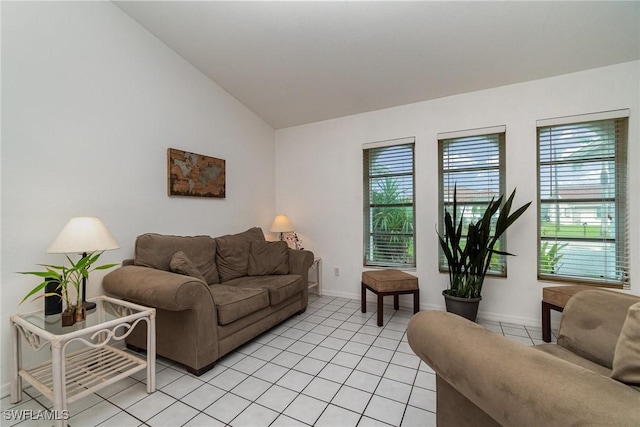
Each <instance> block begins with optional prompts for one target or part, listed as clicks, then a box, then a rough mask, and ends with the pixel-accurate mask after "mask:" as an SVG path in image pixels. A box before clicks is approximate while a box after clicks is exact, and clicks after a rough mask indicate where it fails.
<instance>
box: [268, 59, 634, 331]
mask: <svg viewBox="0 0 640 427" xmlns="http://www.w3.org/2000/svg"><path fill="white" fill-rule="evenodd" d="M639 81H640V62H637V61H636V62H631V63H625V64H620V65H616V66H611V67H606V68H600V69H594V70H590V71H585V72H581V73H575V74H570V75H564V76H560V77H555V78H549V79H544V80H538V81H532V82H527V83H523V84H517V85H510V86H505V87H499V88H495V89H490V90H484V91H479V92H474V93H467V94H462V95H457V96H451V97H447V98H441V99H437V100H433V101H427V102H420V103H416V104H411V105H406V106H402V107H396V108H390V109H386V110H381V111H375V112H371V113H366V114H359V115H354V116H349V117H343V118H339V119H335V120H329V121H324V122H319V123H313V124H309V125H304V126H299V127H293V128H288V129H282V130H278V131H276V164H277V167H276V183H277V184H276V200H277V210H278V212H284V213H287V214H288V215H289V218H290V219H291V221H292V222H293V224H294V226H295V227H296V229H297V230H299V231H300V232H301V234H302V237H303V240H304V244H305V247H307V248H308V249H311V250H313V251H314V252H315V253H316V255H317V256H321V257H322V259H323V288H324V290H325V291H326V293H327V294H330V295H337V296H346V297H350V298H359V289H360V287H359V286H360V274H361V272H362V270H363V268H362V144H363V143H366V142H373V141H381V140H387V139H393V138H402V137H406V136H415V137H416V227H417V234H416V255H417V271H416V272H415V273H416V274H417V275H418V277H419V279H420V289H421V295H420V296H421V306H422V308H443V307H444V302H443V298H442V295H441V292H442V290H443V289H445V288H446V284H447V281H448V276H447V275H446V274H441V273H439V272H438V268H437V249H438V243H437V238H436V233H435V229H436V224H437V223H438V220H439V218H438V212H437V209H438V207H437V205H438V203H437V200H438V186H437V182H438V172H437V171H438V151H437V138H436V134H437V133H438V132H448V131H457V130H465V129H473V128H481V127H487V126H494V125H506V126H507V142H506V158H507V183H506V184H507V185H506V188H507V190H508V191H509V192H510V191H511V190H512V189H513V188H514V187H517V190H518V192H517V196H516V200H515V206H520V205H522V204H524V203H525V202H527V201H530V200H536V120H537V119H544V118H553V117H561V116H568V115H575V114H584V113H593V112H599V111H608V110H614V109H620V108H630V109H631V118H630V120H629V127H630V129H629V164H630V165H636V164H640V144H638V137H640V131H639V128H640V120H638V119H639V114H640V109H639V107H640V82H639ZM629 172H630V176H629V179H630V188H631V190H630V192H629V194H630V209H631V212H630V224H631V241H630V248H631V281H632V292H634V293H636V294H640V279H639V277H638V276H639V275H640V269H639V268H638V266H640V245H639V243H640V226H638V224H639V223H640V191H639V190H640V168H637V167H631V168H630V170H629ZM507 233H508V244H509V252H512V253H515V254H517V255H518V256H516V257H509V259H508V273H509V275H508V278H507V279H497V278H487V280H486V281H485V287H484V290H483V301H482V303H481V305H480V313H479V316H480V317H483V318H486V319H493V320H500V321H514V322H518V323H521V324H530V325H539V324H540V320H539V319H540V298H541V295H542V291H541V288H542V287H544V286H554V284H553V282H540V281H538V280H537V275H536V208H535V206H533V205H532V207H531V208H529V210H528V211H527V212H526V213H525V214H524V216H523V217H522V218H521V219H519V220H518V222H516V223H515V224H514V225H513V226H512V227H511V228H510V229H509V231H508V232H507ZM334 267H339V268H340V275H339V276H335V275H334ZM371 298H373V297H371ZM404 303H406V304H409V300H405V301H404Z"/></svg>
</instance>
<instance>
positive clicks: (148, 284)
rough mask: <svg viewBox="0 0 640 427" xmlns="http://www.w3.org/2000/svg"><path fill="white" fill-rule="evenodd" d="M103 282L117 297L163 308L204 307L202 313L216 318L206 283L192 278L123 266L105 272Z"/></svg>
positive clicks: (179, 309)
mask: <svg viewBox="0 0 640 427" xmlns="http://www.w3.org/2000/svg"><path fill="white" fill-rule="evenodd" d="M102 284H103V287H104V289H105V291H107V292H109V293H111V294H113V295H116V296H118V297H120V298H123V299H126V300H128V301H132V302H136V303H139V304H142V305H146V306H151V307H155V308H160V309H163V310H169V311H182V310H189V309H195V308H196V307H202V306H204V307H207V309H206V311H203V313H206V312H211V313H212V316H213V317H214V319H213V320H214V321H215V320H216V319H215V316H216V313H215V312H216V310H215V307H214V304H213V297H212V296H211V293H210V292H209V288H208V286H207V284H206V283H204V282H203V281H202V280H199V279H196V278H194V277H189V276H184V275H181V274H175V273H171V272H168V271H163V270H156V269H155V268H149V267H141V266H135V265H126V266H123V267H120V268H118V269H116V270H114V271H112V272H110V273H109V274H107V275H106V276H105V277H104V279H103V282H102ZM198 310H201V308H198ZM211 324H214V325H215V324H216V323H211Z"/></svg>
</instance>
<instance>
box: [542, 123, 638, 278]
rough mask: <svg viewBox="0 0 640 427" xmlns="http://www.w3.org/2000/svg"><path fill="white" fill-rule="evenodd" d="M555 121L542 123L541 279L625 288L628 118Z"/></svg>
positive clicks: (626, 264) (626, 273) (626, 266)
mask: <svg viewBox="0 0 640 427" xmlns="http://www.w3.org/2000/svg"><path fill="white" fill-rule="evenodd" d="M611 114H614V115H615V114H616V112H613V113H611ZM611 114H609V115H611ZM617 114H620V113H619V112H618V113H617ZM605 115H606V114H605ZM586 119H589V117H586ZM561 120H562V119H558V120H556V121H555V122H557V121H561ZM574 120H581V118H576V119H574ZM582 120H585V119H582ZM555 122H554V121H550V123H549V124H547V122H546V121H539V122H538V154H539V159H538V175H539V176H538V198H539V200H538V233H539V242H538V277H539V278H553V279H566V280H571V281H578V282H584V281H589V282H594V283H596V284H605V285H614V286H626V285H628V270H627V268H628V250H627V242H626V234H627V211H628V209H627V202H626V199H627V196H626V192H627V189H626V162H627V156H626V149H627V136H626V135H627V119H626V118H624V117H623V118H606V119H595V120H589V121H581V122H577V123H572V122H570V123H560V124H557V123H555Z"/></svg>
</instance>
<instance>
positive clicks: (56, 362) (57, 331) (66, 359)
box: [10, 296, 156, 427]
mask: <svg viewBox="0 0 640 427" xmlns="http://www.w3.org/2000/svg"><path fill="white" fill-rule="evenodd" d="M92 301H93V302H95V303H96V304H97V306H96V308H95V309H94V310H91V312H87V316H86V319H85V320H83V321H81V322H76V323H75V324H74V325H73V326H65V327H63V326H62V322H61V320H60V315H59V314H58V315H53V316H45V315H44V312H43V311H37V312H33V313H27V314H14V315H12V316H11V318H10V320H11V328H12V333H11V337H12V347H13V357H12V359H11V403H17V402H19V401H20V400H22V380H23V379H24V380H25V381H27V382H28V383H30V384H31V385H32V386H33V387H35V388H36V389H37V390H38V391H39V392H40V393H42V394H43V395H44V396H46V397H47V398H48V399H49V400H51V401H52V402H53V414H54V417H55V418H56V425H57V426H62V427H64V426H66V425H67V418H68V416H69V414H68V411H67V406H68V404H69V403H72V402H75V401H76V400H78V399H81V398H82V397H85V396H87V395H89V394H91V393H94V392H95V391H97V390H99V389H101V388H103V387H106V386H108V385H110V384H113V383H114V382H116V381H119V380H121V379H123V378H126V377H128V376H129V375H132V374H133V373H135V372H138V371H141V370H143V369H145V368H146V370H147V393H153V392H154V391H155V389H156V384H155V374H156V368H155V359H156V350H155V348H156V330H155V322H156V320H155V319H156V310H155V309H154V308H149V307H144V306H141V305H138V304H133V303H129V302H126V301H121V300H118V299H115V298H110V297H106V296H101V297H98V298H95V299H93V300H92ZM140 322H145V323H146V326H147V358H146V360H145V359H142V358H140V357H138V356H136V355H133V354H130V353H128V352H126V351H123V350H121V349H119V348H116V347H114V346H113V345H109V344H113V343H115V342H117V341H122V340H123V339H124V338H126V337H127V336H128V335H129V334H130V333H131V331H132V330H133V328H134V327H135V326H136V325H137V324H138V323H140ZM21 337H23V338H24V340H25V341H26V342H27V344H29V346H30V347H31V348H33V349H34V350H36V351H39V350H41V349H43V348H45V347H47V344H49V345H50V346H51V360H48V361H46V362H43V363H40V364H37V365H35V366H31V367H28V368H24V367H23V366H22V346H21V341H22V339H21ZM78 348H79V349H78Z"/></svg>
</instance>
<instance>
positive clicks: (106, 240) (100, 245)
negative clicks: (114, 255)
mask: <svg viewBox="0 0 640 427" xmlns="http://www.w3.org/2000/svg"><path fill="white" fill-rule="evenodd" d="M119 248H120V245H118V242H116V240H115V239H114V238H113V236H111V234H109V231H107V228H106V227H105V226H104V224H103V223H102V221H100V219H98V218H93V217H78V218H71V220H69V222H68V223H67V225H65V227H64V228H63V229H62V231H61V232H60V234H58V237H56V240H54V241H53V243H52V244H51V246H49V249H47V253H50V254H70V253H77V254H82V256H83V257H86V256H87V253H91V252H102V251H108V250H112V249H119ZM86 295H87V279H86V278H85V277H83V278H82V306H83V307H84V308H85V309H87V310H91V309H93V308H95V306H96V304H95V303H93V302H87V298H86Z"/></svg>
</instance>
